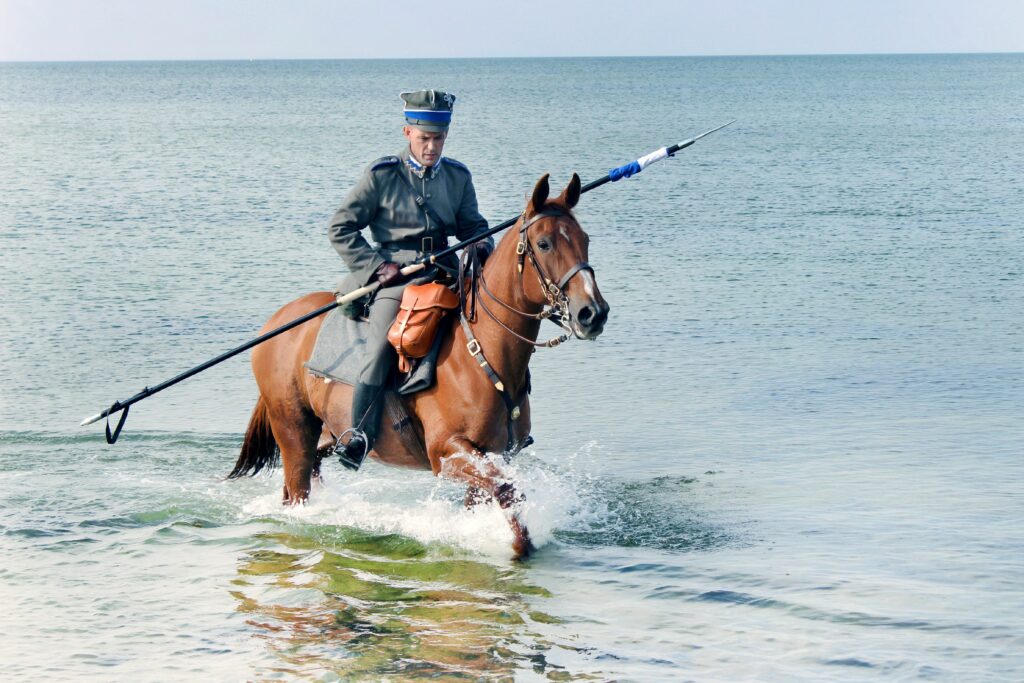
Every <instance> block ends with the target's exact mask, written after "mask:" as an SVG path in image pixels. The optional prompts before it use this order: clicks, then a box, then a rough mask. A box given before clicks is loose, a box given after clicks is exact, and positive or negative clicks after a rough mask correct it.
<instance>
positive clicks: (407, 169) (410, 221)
mask: <svg viewBox="0 0 1024 683" xmlns="http://www.w3.org/2000/svg"><path fill="white" fill-rule="evenodd" d="M417 167H419V164H417V163H416V161H415V160H414V159H410V154H409V148H408V147H406V148H405V149H404V150H402V152H401V153H399V154H398V155H396V156H392V157H383V158H381V159H378V160H377V161H375V162H373V163H372V164H370V165H369V166H367V167H366V169H365V170H364V171H363V175H362V177H360V179H359V182H358V183H357V184H356V186H355V187H353V188H352V190H351V191H350V192H349V193H348V196H346V197H345V200H344V202H342V205H341V207H340V208H339V209H338V210H337V211H336V212H335V214H334V218H333V219H332V220H331V227H330V231H329V236H330V240H331V244H332V245H334V248H335V249H336V250H337V251H338V253H339V254H340V255H341V258H342V259H343V260H344V261H345V265H347V266H348V269H349V275H348V276H347V277H346V278H345V279H344V280H343V282H342V284H341V285H340V287H339V291H350V290H352V289H356V288H358V287H362V286H363V285H365V284H367V283H368V282H370V281H371V280H372V279H373V276H374V272H375V271H376V270H377V267H378V266H380V264H382V263H384V262H385V261H393V262H395V263H398V264H400V265H403V266H404V265H408V264H409V263H411V262H412V261H414V260H415V259H416V258H418V257H419V256H420V255H421V254H422V251H423V250H422V248H421V240H422V238H424V237H430V238H432V242H433V248H432V251H437V250H439V249H443V248H444V247H446V246H447V245H448V237H449V236H453V237H456V238H457V239H459V240H464V239H468V238H470V237H473V236H474V235H476V234H479V233H480V232H482V231H484V230H486V229H487V220H486V219H485V218H484V217H483V216H481V215H480V211H479V209H478V208H477V201H476V190H475V189H474V188H473V178H472V176H471V175H470V173H469V169H468V168H466V167H465V166H464V165H463V164H461V163H459V162H458V161H455V160H454V159H450V158H448V157H442V158H441V159H440V160H439V161H438V163H436V164H434V166H432V167H430V168H426V169H422V170H423V172H422V173H418V172H417ZM419 168H422V167H419ZM399 174H403V175H404V176H405V178H406V179H407V180H408V181H409V182H408V183H406V182H405V181H403V180H402V178H401V177H400V176H399ZM410 185H411V186H412V188H410ZM413 191H415V193H416V194H419V195H420V196H422V197H423V198H424V199H425V200H426V202H427V203H428V204H429V205H430V207H431V208H432V209H433V212H434V214H436V216H437V218H439V219H441V221H443V225H438V224H437V222H436V221H435V220H434V219H433V218H432V217H431V216H430V215H429V214H428V213H426V212H424V211H423V209H421V208H420V207H419V206H418V205H417V204H416V200H415V195H414V194H413ZM367 227H368V228H369V229H370V237H371V238H372V239H373V241H374V242H375V245H371V244H370V243H369V242H368V241H367V240H366V238H365V237H364V236H363V234H362V230H363V228H367ZM488 240H489V242H490V244H491V246H493V240H491V239H490V238H488ZM442 262H443V263H445V265H448V266H451V267H454V266H456V265H457V261H456V259H455V257H454V255H452V256H451V257H450V258H448V259H442Z"/></svg>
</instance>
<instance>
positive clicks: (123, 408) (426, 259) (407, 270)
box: [81, 119, 736, 444]
mask: <svg viewBox="0 0 1024 683" xmlns="http://www.w3.org/2000/svg"><path fill="white" fill-rule="evenodd" d="M735 122H736V120H735V119H733V120H732V121H729V123H724V124H722V125H721V126H718V127H716V128H712V129H711V130H708V131H705V132H703V133H701V134H700V135H695V136H694V137H692V138H688V139H686V140H683V141H682V142H679V143H676V144H674V145H669V146H668V147H662V148H661V149H656V150H655V151H653V152H651V153H650V154H646V155H644V156H642V157H640V158H639V159H635V160H634V161H630V162H629V163H627V164H623V165H622V166H618V167H616V168H613V169H612V170H610V171H608V173H606V174H605V175H604V176H602V177H600V178H598V179H597V180H594V181H591V182H589V183H587V184H586V185H584V186H583V187H582V188H580V193H584V192H590V191H591V190H593V189H595V188H598V187H601V186H602V185H604V184H605V183H614V182H616V181H618V180H621V179H622V178H629V177H630V176H633V175H636V174H637V173H640V172H641V171H643V170H644V169H645V168H647V167H648V166H650V165H651V164H654V163H657V162H659V161H661V160H662V159H667V158H669V157H671V156H673V155H674V154H675V153H676V152H678V151H680V150H683V149H686V148H687V147H689V146H690V145H692V144H693V143H695V142H697V141H698V140H700V139H701V138H703V137H706V136H708V135H711V134H712V133H714V132H715V131H719V130H721V129H723V128H725V127H726V126H728V125H730V124H733V123H735ZM521 216H522V214H519V215H518V216H515V217H514V218H509V219H508V220H507V221H504V222H502V223H499V224H498V225H496V226H494V227H493V228H488V229H487V230H486V231H485V232H482V233H478V234H476V235H474V236H473V237H471V238H469V239H466V240H463V241H461V242H459V243H458V244H454V245H452V246H450V247H447V248H446V249H442V250H440V251H437V252H434V253H432V254H429V255H426V256H423V257H421V258H419V259H417V260H416V262H415V263H411V264H409V265H408V266H405V267H404V268H402V270H401V273H402V275H405V276H409V275H412V274H414V273H418V272H420V271H421V270H424V269H426V268H427V267H428V266H430V265H432V264H434V263H436V262H437V260H438V259H439V258H441V257H443V256H447V255H448V254H451V253H453V252H455V251H458V250H459V249H463V248H465V247H468V246H469V245H470V244H473V243H475V242H478V241H480V240H482V239H486V238H488V237H490V236H491V235H494V234H495V233H498V232H501V231H502V230H504V229H505V228H508V227H511V226H512V225H514V224H515V222H516V221H518V220H519V218H520V217H521ZM380 286H381V285H380V283H379V282H374V283H371V284H368V285H366V286H365V287H360V288H359V289H355V290H353V291H351V292H348V293H347V294H341V293H338V294H337V295H336V296H335V300H334V301H332V302H331V303H329V304H327V305H326V306H322V307H320V308H318V309H316V310H315V311H310V312H309V313H307V314H306V315H304V316H302V317H299V318H296V319H295V320H292V321H291V322H289V323H285V324H284V325H281V326H280V327H277V328H275V329H273V330H270V331H269V332H266V333H264V334H261V335H260V336H258V337H256V338H255V339H250V340H249V341H247V342H245V343H244V344H242V345H241V346H236V347H235V348H233V349H231V350H230V351H225V352H224V353H222V354H220V355H219V356H217V357H215V358H211V359H210V360H208V361H206V362H205V363H200V364H199V365H197V366H195V367H194V368H191V369H190V370H186V371H185V372H183V373H181V374H179V375H175V376H174V377H172V378H170V379H169V380H166V381H164V382H161V383H160V384H157V385H156V386H153V387H148V386H147V387H145V388H143V390H142V391H140V392H139V393H137V394H135V395H134V396H132V397H131V398H128V399H125V400H124V401H114V404H113V405H111V406H110V407H109V408H107V409H106V410H104V411H103V412H100V413H97V414H96V415H93V416H92V417H87V418H85V419H84V420H82V422H81V426H83V427H84V426H85V425H89V424H92V423H94V422H99V421H100V420H102V419H103V418H107V417H109V416H110V415H113V414H115V413H117V412H118V411H120V412H121V417H120V418H119V419H118V421H117V425H116V426H115V427H114V429H113V430H111V429H110V421H109V419H108V420H107V426H106V438H107V443H108V444H113V443H114V442H115V441H117V437H118V436H120V434H121V429H122V428H123V427H124V423H125V420H127V419H128V408H129V407H130V406H131V405H133V404H135V403H138V402H139V401H141V400H142V399H144V398H149V397H150V396H152V395H153V394H155V393H157V392H160V391H163V390H164V389H167V388H168V387H172V386H174V385H175V384H177V383H178V382H182V381H184V380H186V379H188V378H189V377H192V376H193V375H197V374H199V373H200V372H202V371H203V370H208V369H210V368H212V367H213V366H214V365H217V364H218V363H222V362H224V361H226V360H227V359H228V358H232V357H233V356H237V355H238V354H240V353H242V352H243V351H248V350H249V349H251V348H252V347H254V346H257V345H258V344H262V343H263V342H265V341H267V340H268V339H273V338H274V337H276V336H277V335H279V334H283V333H285V332H287V331H288V330H290V329H292V328H295V327H298V326H299V325H301V324H303V323H305V322H309V321H310V320H312V319H313V318H317V317H319V316H321V315H323V314H324V313H327V312H329V311H332V310H334V309H335V308H337V307H338V306H342V305H344V304H347V303H350V302H352V301H355V300H356V299H360V298H362V297H364V296H368V295H370V294H373V293H374V292H375V291H377V290H378V289H380Z"/></svg>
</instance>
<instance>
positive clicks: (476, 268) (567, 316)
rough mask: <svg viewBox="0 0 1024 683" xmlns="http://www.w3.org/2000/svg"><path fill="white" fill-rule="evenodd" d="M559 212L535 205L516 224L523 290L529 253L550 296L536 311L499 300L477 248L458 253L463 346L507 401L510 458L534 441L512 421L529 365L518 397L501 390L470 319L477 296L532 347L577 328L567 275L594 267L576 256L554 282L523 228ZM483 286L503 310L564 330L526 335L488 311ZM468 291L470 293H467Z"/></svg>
mask: <svg viewBox="0 0 1024 683" xmlns="http://www.w3.org/2000/svg"><path fill="white" fill-rule="evenodd" d="M559 216H571V214H569V213H568V212H567V211H561V210H557V209H546V210H542V211H538V212H537V213H535V214H534V215H532V216H530V218H529V219H526V218H524V219H523V220H522V225H521V226H520V227H519V242H518V244H516V270H517V271H518V273H519V287H520V290H521V291H522V292H523V294H524V295H525V293H526V288H525V285H524V284H523V269H524V265H525V261H526V258H529V259H530V263H531V264H532V265H533V267H534V270H535V271H536V272H537V278H538V280H539V281H540V285H541V290H542V291H543V292H544V298H545V299H547V302H548V303H547V305H546V306H544V307H543V308H542V309H541V311H540V312H539V313H529V312H527V311H521V310H519V309H518V308H516V307H514V306H512V305H511V304H509V303H508V302H506V301H502V300H501V299H500V298H498V297H497V296H496V295H495V294H494V293H493V292H492V291H491V290H490V288H489V287H488V286H487V281H486V279H485V278H484V275H483V268H482V267H481V264H480V258H479V256H478V254H477V253H476V251H475V250H472V249H467V250H466V251H464V252H463V254H462V260H461V261H460V264H459V301H460V304H461V306H460V310H459V313H460V315H459V320H460V322H461V324H462V330H463V332H464V333H465V335H466V340H467V343H466V348H467V350H468V351H469V354H470V355H471V356H472V357H473V359H474V360H476V362H477V364H479V365H480V367H481V369H482V370H483V371H484V373H486V375H487V378H488V379H489V380H490V381H491V384H493V385H494V388H495V389H497V391H498V393H499V394H500V395H501V398H502V401H503V402H504V404H505V408H506V409H507V410H508V440H507V441H506V444H505V453H504V455H505V457H506V458H510V457H511V456H513V455H515V454H516V453H518V452H519V451H520V450H522V449H523V448H524V447H525V446H527V445H528V444H529V443H532V438H531V437H530V436H529V435H527V436H526V438H524V439H523V440H522V441H517V440H516V438H515V421H516V420H518V419H519V416H520V414H521V410H520V407H521V406H522V403H523V401H525V400H526V394H529V392H530V373H529V369H528V368H527V371H526V387H525V389H526V391H525V392H523V394H522V395H521V396H519V397H518V400H514V399H513V397H512V396H510V395H509V393H508V391H506V390H505V384H504V382H503V381H502V380H501V377H500V376H499V375H498V373H497V372H496V371H495V370H494V368H493V367H492V366H491V364H490V363H488V362H487V358H486V357H485V356H484V352H483V348H482V347H481V346H480V341H479V340H478V339H477V338H476V335H474V334H473V330H472V328H471V327H470V323H473V322H476V305H477V302H478V301H479V303H480V307H481V308H483V310H484V312H485V313H486V314H487V316H488V317H489V318H490V319H491V320H493V321H494V322H496V323H497V324H498V325H499V326H500V327H501V328H502V329H503V330H505V331H506V332H508V333H509V334H511V335H512V336H513V337H515V338H516V339H519V340H520V341H523V342H526V343H527V344H530V345H532V346H534V347H535V349H534V350H536V348H554V347H556V346H559V345H561V344H563V343H564V342H566V341H568V340H569V339H570V337H571V336H572V335H574V334H575V331H574V330H573V328H572V315H571V313H570V312H569V297H568V296H566V294H565V286H566V285H567V284H569V281H570V280H572V278H573V277H575V276H576V275H577V274H578V273H580V272H581V271H584V270H589V271H590V272H591V273H593V272H594V269H593V268H592V267H591V265H590V264H589V263H587V262H586V261H580V262H579V263H576V264H575V265H574V266H572V267H571V268H569V270H567V271H566V272H565V274H563V275H562V277H561V278H560V279H559V280H558V282H557V283H556V282H555V281H554V280H552V279H551V278H550V277H548V275H547V273H546V272H545V271H544V269H543V268H542V267H541V265H540V262H539V261H538V260H537V255H536V253H535V252H534V250H533V245H532V244H531V243H530V239H529V235H528V234H527V231H528V230H529V228H530V226H531V225H533V224H534V223H537V222H538V221H540V220H543V219H545V218H556V217H559ZM467 276H468V279H469V291H468V292H467V291H466V289H465V282H466V279H467ZM481 288H482V289H483V291H484V293H485V294H486V295H487V296H488V298H490V299H491V300H493V301H495V302H497V303H498V304H499V305H501V306H502V307H503V308H505V309H506V310H507V311H509V312H511V313H514V314H516V315H519V316H521V317H523V318H527V319H530V320H545V319H548V318H550V319H551V320H552V322H555V323H557V324H558V325H559V326H560V327H561V328H562V329H563V330H565V333H564V334H561V335H559V336H557V337H552V338H551V339H549V340H547V341H546V342H537V341H534V340H533V339H529V338H527V337H524V336H523V335H521V334H519V333H518V332H516V331H515V330H513V329H511V328H510V327H509V326H508V325H506V324H505V323H503V322H502V321H501V320H499V319H498V318H497V316H495V315H494V313H492V312H491V310H490V309H489V308H488V307H487V304H486V303H484V299H483V298H481V297H480V296H479V294H480V290H481ZM467 295H468V296H467ZM469 297H472V298H471V299H470V298H469ZM467 307H468V311H467Z"/></svg>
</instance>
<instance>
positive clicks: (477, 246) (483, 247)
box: [470, 242, 491, 265]
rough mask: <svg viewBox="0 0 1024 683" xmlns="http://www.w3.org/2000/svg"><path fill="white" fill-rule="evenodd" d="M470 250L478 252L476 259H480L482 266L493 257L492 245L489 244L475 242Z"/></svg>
mask: <svg viewBox="0 0 1024 683" xmlns="http://www.w3.org/2000/svg"><path fill="white" fill-rule="evenodd" d="M470 249H473V250H474V251H476V257H477V258H478V259H480V265H483V264H484V261H486V260H487V257H488V256H490V255H491V245H490V244H488V243H487V242H474V243H473V245H472V246H471V247H470Z"/></svg>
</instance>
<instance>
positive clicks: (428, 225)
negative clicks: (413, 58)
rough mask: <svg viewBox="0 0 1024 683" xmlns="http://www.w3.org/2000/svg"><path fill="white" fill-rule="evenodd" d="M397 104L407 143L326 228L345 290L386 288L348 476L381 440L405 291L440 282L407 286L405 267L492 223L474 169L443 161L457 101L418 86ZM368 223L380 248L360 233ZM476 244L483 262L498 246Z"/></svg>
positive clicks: (378, 305)
mask: <svg viewBox="0 0 1024 683" xmlns="http://www.w3.org/2000/svg"><path fill="white" fill-rule="evenodd" d="M401 98H402V100H403V101H404V102H405V106H404V112H405V122H406V125H405V126H404V127H403V128H402V132H403V133H404V135H405V138H406V140H408V143H409V144H408V145H407V146H406V147H405V149H403V150H402V151H401V152H399V154H398V155H396V156H387V157H381V158H380V159H377V160H376V161H374V162H373V163H371V164H370V165H369V166H368V167H367V168H366V169H365V170H364V171H363V175H362V177H361V178H360V179H359V182H358V183H357V184H356V186H355V187H354V188H352V190H351V191H350V192H349V193H348V196H346V197H345V200H344V202H343V203H342V205H341V207H340V208H339V209H338V210H337V212H335V214H334V218H333V219H332V220H331V227H330V230H329V235H330V240H331V244H332V245H334V248H335V249H336V250H337V251H338V253H339V254H340V255H341V258H342V259H343V260H344V261H345V265H347V266H348V269H349V275H348V276H347V277H346V279H345V281H343V284H342V286H341V290H342V291H350V290H351V289H355V288H358V287H362V286H365V285H367V284H369V283H370V282H372V281H374V280H377V281H378V282H380V283H381V289H379V290H378V291H377V293H376V294H375V295H374V296H373V298H372V300H371V303H370V304H369V305H368V307H367V308H366V309H365V311H366V315H367V318H368V319H369V324H370V327H369V329H368V334H367V345H366V350H367V360H366V365H365V366H364V367H363V369H362V371H361V372H360V374H359V377H358V381H357V383H356V385H355V390H354V392H353V396H352V430H351V437H350V438H349V440H348V443H346V444H345V445H344V450H343V451H342V452H340V453H339V458H340V460H341V463H342V464H343V465H344V466H345V467H347V468H349V469H352V470H357V469H359V466H360V465H362V462H363V460H364V459H365V458H366V454H367V452H369V450H370V449H371V448H372V447H373V443H374V440H375V439H376V437H377V434H378V429H379V423H380V415H381V409H382V407H383V403H384V396H383V393H384V386H385V383H386V382H387V380H388V376H389V374H390V372H391V368H392V367H393V366H394V364H395V353H394V350H393V349H392V348H391V345H390V344H389V343H388V340H387V332H388V328H389V327H390V326H391V323H392V322H393V321H394V319H395V316H396V315H397V313H398V306H399V303H400V302H401V299H402V291H403V290H404V289H405V287H406V286H408V285H410V284H413V283H422V282H431V281H434V280H437V279H440V277H441V276H442V273H441V272H440V271H439V270H438V269H437V268H433V267H432V268H429V269H428V270H427V272H426V273H425V274H424V275H422V276H418V277H417V278H416V279H415V280H412V281H406V280H405V278H404V277H403V275H402V274H401V273H400V272H399V271H400V269H401V268H402V267H403V266H406V265H409V264H411V263H413V262H414V261H415V260H416V259H418V258H420V257H421V256H423V255H425V254H429V253H431V252H435V251H439V250H441V249H444V248H445V247H447V246H448V237H449V236H451V235H454V236H455V237H456V238H457V239H458V240H460V241H461V240H465V239H469V238H471V237H473V236H474V235H477V234H479V233H481V232H483V231H484V230H486V229H487V220H486V219H485V218H484V217H483V216H481V215H480V212H479V210H478V209H477V201H476V190H474V189H473V179H472V177H471V176H470V173H469V169H468V168H466V166H464V165H463V164H462V163H460V162H458V161H455V160H454V159H451V158H448V157H443V156H441V151H442V150H443V149H444V143H445V141H446V139H447V137H448V125H449V123H450V122H451V117H452V106H453V105H454V104H455V96H454V95H451V94H449V93H446V92H442V91H440V90H418V91H415V92H403V93H401ZM367 227H368V228H369V229H370V237H371V238H372V239H373V241H374V242H375V243H376V247H373V246H371V245H370V243H369V242H367V240H366V239H365V238H364V237H363V235H362V230H363V228H367ZM473 247H474V248H475V249H476V250H477V251H478V254H479V256H480V258H481V260H483V259H485V258H486V257H487V256H488V255H489V254H490V252H491V251H492V250H493V249H494V240H493V239H491V238H490V237H488V238H486V239H484V240H481V241H479V242H476V243H475V244H474V245H473ZM438 260H439V262H440V263H441V265H444V266H447V267H449V268H455V267H456V266H457V260H456V259H455V257H454V256H453V255H450V256H449V257H447V258H444V257H442V258H441V259H438ZM362 310H363V309H361V310H360V311H359V312H362Z"/></svg>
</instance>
